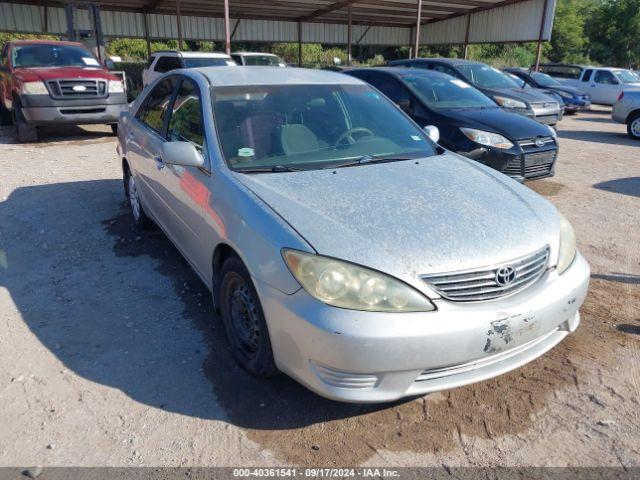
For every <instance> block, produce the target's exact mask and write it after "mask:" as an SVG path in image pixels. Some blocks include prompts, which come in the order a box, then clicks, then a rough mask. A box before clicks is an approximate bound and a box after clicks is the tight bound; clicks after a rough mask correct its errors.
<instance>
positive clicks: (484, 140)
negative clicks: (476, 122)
mask: <svg viewBox="0 0 640 480" xmlns="http://www.w3.org/2000/svg"><path fill="white" fill-rule="evenodd" d="M460 130H461V131H462V133H464V135H465V136H466V137H467V138H468V139H469V140H471V141H472V142H476V143H479V144H480V145H486V146H487V147H495V148H502V149H504V150H508V149H509V148H512V147H513V143H511V142H510V141H509V139H507V138H506V137H503V136H502V135H500V134H498V133H492V132H485V131H484V130H476V129H475V128H464V127H461V128H460Z"/></svg>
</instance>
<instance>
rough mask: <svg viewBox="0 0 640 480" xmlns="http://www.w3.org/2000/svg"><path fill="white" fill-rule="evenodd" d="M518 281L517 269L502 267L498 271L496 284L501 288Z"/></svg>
mask: <svg viewBox="0 0 640 480" xmlns="http://www.w3.org/2000/svg"><path fill="white" fill-rule="evenodd" d="M515 279H516V269H515V268H514V267H511V266H509V267H502V268H499V269H497V270H496V278H495V280H496V283H497V284H498V285H500V286H501V287H506V286H507V285H509V284H510V283H511V282H513V281H514V280H515Z"/></svg>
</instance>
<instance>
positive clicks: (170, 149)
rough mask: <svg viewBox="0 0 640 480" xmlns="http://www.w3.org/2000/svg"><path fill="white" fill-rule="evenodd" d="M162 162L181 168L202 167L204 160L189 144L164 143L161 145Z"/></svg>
mask: <svg viewBox="0 0 640 480" xmlns="http://www.w3.org/2000/svg"><path fill="white" fill-rule="evenodd" d="M162 161H163V162H164V163H167V164H169V165H182V166H183V167H196V168H200V167H202V166H204V158H203V157H202V155H201V154H200V152H199V151H198V150H196V147H194V146H193V144H192V143H190V142H165V143H164V144H163V145H162Z"/></svg>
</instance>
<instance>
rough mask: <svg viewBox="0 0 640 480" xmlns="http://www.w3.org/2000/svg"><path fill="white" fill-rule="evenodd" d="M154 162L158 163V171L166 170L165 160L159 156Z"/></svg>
mask: <svg viewBox="0 0 640 480" xmlns="http://www.w3.org/2000/svg"><path fill="white" fill-rule="evenodd" d="M154 160H155V161H156V167H157V168H158V170H162V169H163V168H164V160H162V157H161V156H159V155H158V156H157V157H154Z"/></svg>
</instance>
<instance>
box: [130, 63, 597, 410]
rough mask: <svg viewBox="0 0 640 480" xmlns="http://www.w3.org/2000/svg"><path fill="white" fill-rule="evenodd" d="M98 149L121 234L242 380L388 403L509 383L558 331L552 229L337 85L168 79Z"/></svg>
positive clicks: (567, 246) (581, 284) (570, 318)
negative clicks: (114, 164) (165, 265)
mask: <svg viewBox="0 0 640 480" xmlns="http://www.w3.org/2000/svg"><path fill="white" fill-rule="evenodd" d="M118 137H119V142H118V152H119V154H120V158H121V159H122V169H123V174H124V187H125V193H126V195H127V198H128V200H129V204H130V206H131V212H132V216H133V220H134V221H135V222H136V224H138V225H139V226H140V227H149V226H152V225H154V224H157V225H159V226H160V228H161V229H162V230H163V231H164V232H165V233H166V235H167V236H168V237H169V238H170V239H171V241H172V242H173V243H174V244H175V245H176V247H177V248H178V249H179V250H180V252H181V253H182V254H183V255H184V257H185V258H186V259H187V260H188V262H189V263H190V264H191V266H192V267H193V269H194V270H195V271H196V272H197V273H198V275H199V276H200V277H201V279H202V281H203V282H204V283H205V284H206V285H207V286H208V287H209V288H210V289H211V291H212V293H213V299H214V305H215V308H216V310H217V311H218V312H219V314H220V317H221V319H222V322H223V323H224V326H225V330H226V334H227V338H228V341H229V343H230V345H231V349H232V351H233V353H234V355H235V357H236V359H237V361H238V362H239V363H240V365H242V366H243V367H244V368H245V369H246V370H247V371H249V372H250V373H252V374H254V375H258V376H268V375H273V374H276V373H278V372H284V373H286V374H288V375H290V376H291V377H293V378H295V379H296V380H298V381H299V382H301V383H303V384H304V385H306V386H307V387H308V388H310V389H311V390H313V391H315V392H317V393H319V394H320V395H324V396H326V397H329V398H333V399H336V400H341V401H350V402H383V401H391V400H395V399H398V398H401V397H403V396H408V395H417V394H423V393H426V392H431V391H436V390H442V389H448V388H452V387H456V386H459V385H464V384H468V383H472V382H476V381H479V380H484V379H487V378H490V377H494V376H496V375H499V374H502V373H504V372H507V371H509V370H512V369H514V368H517V367H519V366H521V365H523V364H525V363H527V362H529V361H531V360H533V359H535V358H536V357H538V356H540V355H542V354H543V353H545V352H546V351H548V350H549V349H551V348H552V347H553V346H554V345H556V344H557V343H558V342H560V341H561V340H562V339H563V338H564V337H566V336H567V335H568V334H569V333H571V332H573V331H574V330H575V329H576V327H577V326H578V323H579V320H580V315H579V313H578V308H579V307H580V305H581V304H582V302H583V301H584V298H585V295H586V293H587V286H588V281H589V266H588V264H587V262H586V261H585V260H584V258H583V257H582V256H581V255H580V254H579V253H578V252H577V251H576V241H575V236H574V232H573V229H572V227H571V225H570V224H569V222H568V221H567V220H566V219H565V218H564V217H563V216H562V215H561V214H560V213H558V211H557V210H556V209H555V207H554V206H553V205H552V204H551V203H549V202H548V201H546V200H545V199H543V198H542V197H540V196H538V195H537V194H536V193H534V192H533V191H531V190H529V189H528V188H527V187H524V186H522V185H520V184H518V183H517V182H515V181H513V180H511V179H509V178H508V177H506V176H504V175H502V174H500V173H498V172H496V171H494V170H492V169H490V168H488V167H485V166H483V165H480V164H478V163H477V162H473V161H470V160H467V159H465V158H463V157H461V156H458V155H456V154H453V153H451V152H448V151H446V150H443V149H442V148H440V147H439V146H438V145H437V144H436V143H435V142H434V140H435V139H436V137H437V129H435V128H433V127H429V128H425V129H423V128H420V127H419V126H418V125H416V124H415V123H414V122H413V121H412V120H411V119H410V118H409V117H407V116H406V115H405V114H404V113H403V112H402V111H401V110H400V109H399V108H398V107H396V106H395V105H394V104H393V103H392V102H391V101H389V100H388V99H387V98H386V97H384V96H383V95H382V94H381V93H380V92H379V91H377V90H375V89H374V88H373V87H370V86H368V85H366V84H365V83H363V82H362V81H360V80H358V79H356V78H353V77H347V76H344V75H341V74H337V73H332V72H325V71H312V70H304V69H280V68H270V67H256V68H251V69H243V68H226V67H218V68H214V69H194V70H188V71H187V70H177V71H173V72H170V73H169V74H166V75H165V76H163V77H161V78H159V79H158V80H156V81H155V82H154V83H153V84H151V85H150V86H149V87H148V88H147V89H146V90H145V92H144V93H143V94H142V95H141V96H140V97H139V98H138V99H137V100H136V102H135V103H134V104H133V105H132V106H131V108H130V111H129V112H127V113H124V114H123V115H122V116H121V118H120V123H119V129H118Z"/></svg>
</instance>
